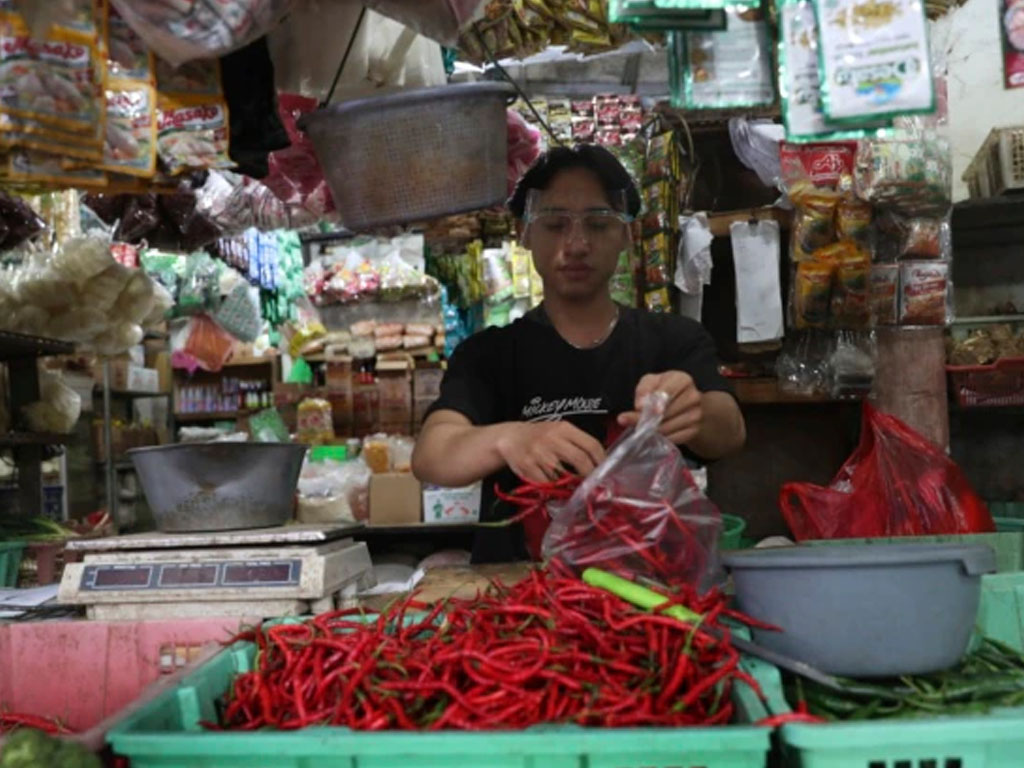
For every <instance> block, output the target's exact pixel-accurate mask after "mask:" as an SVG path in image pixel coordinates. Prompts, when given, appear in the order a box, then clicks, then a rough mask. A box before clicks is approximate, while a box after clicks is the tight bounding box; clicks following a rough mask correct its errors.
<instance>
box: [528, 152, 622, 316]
mask: <svg viewBox="0 0 1024 768" xmlns="http://www.w3.org/2000/svg"><path fill="white" fill-rule="evenodd" d="M534 194H535V196H536V198H535V199H534V200H532V201H531V206H530V208H531V209H532V210H530V211H528V212H527V221H526V229H525V231H524V235H523V245H524V246H526V247H527V248H529V249H530V250H531V251H532V252H533V263H534V266H535V267H536V268H537V273H538V274H539V275H540V276H541V279H542V280H543V281H544V294H545V295H546V296H551V295H555V296H559V297H561V298H565V299H572V300H581V299H589V298H592V297H593V296H595V295H597V294H599V293H600V292H602V291H604V292H606V291H607V290H608V281H609V280H610V279H611V277H612V274H613V273H614V272H615V265H616V263H617V262H618V258H619V254H620V253H621V252H622V251H623V249H625V248H626V247H628V245H629V225H628V224H627V223H625V221H623V220H621V219H619V218H616V214H615V212H614V211H612V210H611V209H612V206H611V204H610V203H609V201H608V196H607V194H606V193H605V191H604V189H603V188H602V187H601V183H600V181H599V180H598V178H597V176H596V175H595V174H593V173H592V172H590V171H588V170H587V169H585V168H571V169H568V170H565V171H562V172H560V173H558V174H557V175H556V176H555V177H554V178H553V179H552V180H551V184H550V185H548V188H547V189H544V190H539V191H538V192H536V193H534Z"/></svg>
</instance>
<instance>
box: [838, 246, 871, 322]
mask: <svg viewBox="0 0 1024 768" xmlns="http://www.w3.org/2000/svg"><path fill="white" fill-rule="evenodd" d="M841 245H842V246H843V249H844V252H843V254H842V256H841V257H840V259H839V265H838V267H837V269H836V280H835V287H834V289H833V292H832V327H834V328H844V329H847V330H856V329H860V328H867V327H868V324H869V323H870V320H871V312H870V306H869V302H868V279H869V275H870V273H871V254H869V253H868V252H867V251H865V250H863V249H861V248H859V247H857V245H856V244H855V243H854V242H853V241H850V240H847V241H845V242H843V243H841Z"/></svg>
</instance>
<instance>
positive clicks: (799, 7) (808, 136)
mask: <svg viewBox="0 0 1024 768" xmlns="http://www.w3.org/2000/svg"><path fill="white" fill-rule="evenodd" d="M779 92H780V96H781V97H782V119H783V122H784V123H785V125H786V138H787V139H788V140H789V141H822V140H827V139H856V138H861V137H863V136H866V135H869V134H871V133H874V131H875V130H876V129H878V128H884V127H885V126H887V125H888V124H889V122H888V121H884V120H883V121H878V120H872V121H868V122H865V123H864V124H863V125H861V126H855V125H848V126H846V127H845V128H844V127H837V126H836V125H835V124H834V123H830V122H829V121H828V120H827V119H826V117H825V113H824V110H823V108H822V99H821V74H820V69H819V52H818V22H817V19H816V18H815V15H814V3H813V1H812V0H781V3H780V4H779Z"/></svg>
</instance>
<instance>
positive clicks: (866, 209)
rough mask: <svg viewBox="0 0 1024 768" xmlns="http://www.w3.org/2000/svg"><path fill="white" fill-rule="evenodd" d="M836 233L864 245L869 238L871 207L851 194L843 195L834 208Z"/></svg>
mask: <svg viewBox="0 0 1024 768" xmlns="http://www.w3.org/2000/svg"><path fill="white" fill-rule="evenodd" d="M836 233H837V234H838V235H839V237H841V238H845V239H849V240H855V241H857V242H858V243H860V244H861V245H866V244H867V243H868V241H869V239H870V236H871V205H870V204H868V203H865V202H864V201H863V200H858V199H857V198H856V197H854V196H853V195H852V194H848V195H845V196H844V197H843V198H842V199H841V200H840V201H839V204H838V205H837V206H836Z"/></svg>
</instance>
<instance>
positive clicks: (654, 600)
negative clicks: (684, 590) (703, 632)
mask: <svg viewBox="0 0 1024 768" xmlns="http://www.w3.org/2000/svg"><path fill="white" fill-rule="evenodd" d="M583 581H584V582H585V583H587V584H589V585H590V586H592V587H597V588H598V589H603V590H604V591H605V592H611V593H612V594H613V595H615V596H616V597H621V598H622V599H623V600H625V601H626V602H627V603H630V604H632V605H635V606H636V607H637V608H643V609H644V610H647V611H653V610H654V609H655V608H658V607H660V606H662V605H664V604H665V603H668V602H671V601H670V600H669V598H667V597H665V596H664V595H662V594H660V593H658V592H655V591H654V590H653V589H648V588H647V587H643V586H641V585H639V584H637V583H635V582H632V581H630V580H629V579H624V578H622V577H621V576H616V575H615V574H614V573H608V571H602V570H601V569H600V568H587V569H586V570H585V571H583ZM663 613H664V614H665V615H666V616H671V617H672V618H673V619H679V620H680V621H684V622H686V623H688V624H689V623H692V622H700V621H701V620H702V619H703V618H704V617H703V616H702V615H701V614H699V613H695V612H694V611H691V610H690V609H689V608H687V607H686V606H685V605H673V606H672V607H671V608H666V609H665V610H664V611H663Z"/></svg>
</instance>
